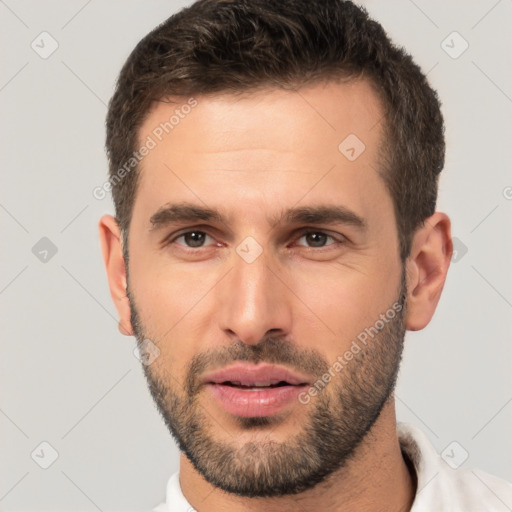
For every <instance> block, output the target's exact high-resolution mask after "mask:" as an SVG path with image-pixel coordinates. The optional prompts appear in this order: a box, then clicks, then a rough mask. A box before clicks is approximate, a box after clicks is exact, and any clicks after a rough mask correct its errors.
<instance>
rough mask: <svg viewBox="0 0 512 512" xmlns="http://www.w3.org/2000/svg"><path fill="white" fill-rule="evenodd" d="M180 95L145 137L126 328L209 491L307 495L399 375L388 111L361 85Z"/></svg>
mask: <svg viewBox="0 0 512 512" xmlns="http://www.w3.org/2000/svg"><path fill="white" fill-rule="evenodd" d="M173 101H174V103H169V102H158V103H155V105H154V107H153V108H152V110H151V111H150V113H149V115H148V117H147V119H146V120H145V122H144V124H143V126H142V127H141V129H140V134H139V135H140V137H139V138H140V142H141V145H142V144H143V143H144V141H147V140H149V139H148V137H150V138H151V139H152V140H154V141H155V142H156V145H155V147H153V148H152V149H151V150H150V151H149V152H148V154H147V156H145V158H144V159H143V161H142V162H141V164H140V166H141V176H140V182H139V188H138V191H137V196H136V199H135V204H134V208H133V214H132V221H131V225H130V231H129V237H128V240H129V246H128V252H129V256H130V258H129V269H128V270H129V279H128V294H129V298H130V306H131V323H132V326H133V329H134V332H135V334H136V336H137V338H138V340H139V342H143V340H146V339H147V340H150V342H151V344H154V345H155V346H156V347H157V348H158V350H159V355H158V357H156V359H155V360H154V361H153V362H152V363H151V364H150V365H144V371H145V374H146V378H147V380H148V384H149V387H150V390H151V393H152V395H153V397H154V399H155V402H156V404H157V406H158V408H159V410H160V413H161V414H162V416H163V418H164V420H165V421H166V423H167V425H168V427H169V429H170V431H171V433H172V434H173V435H174V436H175V438H176V440H177V441H178V443H179V446H180V449H181V450H182V451H183V452H184V453H185V454H186V455H187V457H188V459H189V460H190V461H191V462H192V464H193V465H194V467H195V469H196V470H197V471H199V472H200V473H201V474H202V475H203V476H204V477H205V478H206V480H208V481H209V482H210V483H212V484H214V485H215V486H217V487H220V488H222V489H224V490H226V491H228V492H233V493H237V494H239V495H242V496H278V495H283V494H290V493H296V492H300V491H302V490H304V489H306V488H308V487H311V486H313V485H315V484H316V483H318V482H320V481H322V480H323V479H325V478H326V477H327V476H328V475H329V474H331V473H332V472H333V471H335V470H336V469H338V468H340V467H342V466H343V465H344V464H346V462H347V461H348V460H349V459H350V456H351V455H352V454H353V453H354V451H355V450H356V448H357V447H358V445H359V444H360V443H361V441H362V440H363V439H364V437H365V435H366V434H367V432H368V431H369V430H370V428H371V427H372V425H373V424H374V422H375V421H376V419H377V417H378V416H379V414H380V412H381V410H382V408H383V406H384V404H385V403H386V400H388V398H389V397H390V393H391V392H392V390H393V386H394V383H395V379H396V374H397V371H398V366H399V361H400V356H401V351H402V344H403V335H404V321H403V316H404V311H405V303H404V301H405V299H404V297H405V283H404V276H403V269H402V264H401V262H400V258H399V250H398V235H397V231H396V223H395V217H394V213H393V204H392V200H391V197H390V195H389V193H388V191H387V189H386V187H385V185H384V182H383V181H382V179H381V178H380V176H379V175H378V173H377V169H378V166H379V163H378V162H379V160H378V147H379V142H380V138H381V136H382V133H381V125H380V124H379V120H380V119H381V118H382V108H381V105H380V103H379V101H378V99H377V97H376V95H375V94H374V92H373V91H372V89H371V87H370V86H369V85H368V84H367V83H366V82H362V81H357V82H352V83H343V84H339V83H338V84H336V83H326V84H317V85H314V86H308V87H307V88H303V89H301V90H300V91H299V92H293V91H281V90H266V91H259V92H255V93H252V94H245V95H241V96H234V95H223V96H219V95H215V96H199V97H196V98H195V101H196V102H197V103H196V104H194V106H193V108H184V107H183V105H185V104H187V101H188V98H185V99H176V98H174V100H173ZM189 104H190V103H189ZM177 110H178V112H179V114H178V113H177V112H176V111H177ZM173 115H175V119H174V120H173V121H172V129H171V128H169V125H165V124H164V125H162V124H161V123H165V122H168V121H169V119H170V118H171V116H173ZM178 118H179V121H177V122H176V119H178ZM162 126H166V127H167V130H168V131H169V133H166V132H165V130H163V128H162ZM159 128H160V129H159ZM155 134H158V136H157V135H155ZM347 137H348V139H347ZM356 137H357V138H356ZM159 139H161V140H159ZM345 140H346V141H345ZM344 141H345V142H344ZM363 144H364V146H363ZM146 343H147V342H146ZM151 346H153V345H151ZM315 390H316V391H315Z"/></svg>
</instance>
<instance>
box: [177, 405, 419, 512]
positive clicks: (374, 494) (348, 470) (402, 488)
mask: <svg viewBox="0 0 512 512" xmlns="http://www.w3.org/2000/svg"><path fill="white" fill-rule="evenodd" d="M415 479H416V476H415V474H414V470H413V468H409V467H408V464H407V463H406V461H405V460H404V458H403V456H402V453H401V450H400V445H399V442H398V437H397V434H396V415H395V406H394V396H393V395H392V396H391V397H390V399H389V400H388V401H387V402H386V405H385V406H384V408H383V409H382V412H381V414H380V416H379V418H378V419H377V421H376V422H375V424H374V425H373V427H372V429H371V430H370V432H369V433H368V434H367V435H366V437H365V438H364V439H363V441H362V442H361V444H360V445H359V446H358V448H357V449H356V451H355V453H354V456H353V457H352V458H351V460H350V461H349V462H348V463H347V464H346V465H345V466H344V467H343V468H341V469H340V470H338V471H336V472H334V473H332V474H331V475H330V476H329V477H328V478H327V479H326V480H325V481H324V482H321V483H320V484H318V485H316V486H315V487H313V488H312V489H308V490H307V491H304V492H302V493H300V494H295V495H288V496H282V497H277V498H243V497H239V496H235V495H230V494H227V493H225V492H224V491H222V490H220V489H217V488H216V487H214V486H212V485H211V484H210V483H208V482H207V481H206V480H205V479H204V478H203V477H202V476H201V475H200V474H199V473H198V472H197V471H196V470H195V469H194V467H193V466H192V464H191V463H190V461H189V460H188V459H187V458H186V457H185V456H184V455H183V454H182V455H181V459H180V485H181V489H182V492H183V494H184V496H185V498H186V499H187V501H188V502H189V503H190V505H192V506H193V507H194V508H195V509H196V510H197V511H198V512H203V511H208V512H235V511H239V510H244V511H246V512H260V511H262V512H263V511H264V512H277V511H279V512H298V511H306V510H307V511H309V510H322V511H323V512H340V511H342V510H343V512H356V511H357V512H366V511H368V512H369V511H372V512H375V511H376V510H378V511H382V512H384V511H386V512H387V511H389V512H408V511H409V510H410V509H411V506H412V502H413V501H414V496H415V494H416V481H415Z"/></svg>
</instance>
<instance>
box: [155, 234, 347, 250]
mask: <svg viewBox="0 0 512 512" xmlns="http://www.w3.org/2000/svg"><path fill="white" fill-rule="evenodd" d="M189 233H201V234H203V235H206V236H209V237H211V238H214V237H213V236H212V235H210V234H208V233H207V232H206V231H202V230H199V229H189V230H188V231H184V232H182V233H180V234H178V235H176V236H174V237H173V238H170V237H169V238H168V239H165V240H164V241H163V243H162V245H163V246H168V245H171V244H174V242H176V241H177V240H179V239H180V238H182V237H184V236H185V235H188V234H189ZM311 234H315V235H319V234H320V235H325V236H327V238H328V239H331V240H333V241H334V243H332V244H327V245H325V246H322V247H309V246H304V245H301V246H299V247H303V248H304V249H309V250H314V251H315V252H321V251H322V250H329V248H332V247H333V246H334V247H336V246H338V245H340V244H344V243H345V242H346V241H347V240H346V238H345V237H344V236H343V235H339V236H340V240H338V239H336V237H334V236H333V235H329V234H328V233H326V232H324V231H320V230H311V229H310V230H304V231H300V232H299V236H298V237H297V238H295V240H296V241H297V240H300V239H301V238H303V237H304V236H307V235H311ZM178 245H179V246H180V247H181V249H182V250H184V251H186V252H193V253H197V252H200V251H201V250H205V249H208V246H202V247H188V246H186V245H182V244H178Z"/></svg>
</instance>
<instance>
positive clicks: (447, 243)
mask: <svg viewBox="0 0 512 512" xmlns="http://www.w3.org/2000/svg"><path fill="white" fill-rule="evenodd" d="M452 253H453V244H452V239H451V226H450V219H449V218H448V216H447V215H446V214H444V213H441V212H436V213H434V215H432V216H431V217H429V218H428V219H426V221H425V224H424V225H423V226H422V227H421V228H419V229H418V230H417V231H416V233H415V234H414V237H413V241H412V246H411V253H410V256H409V258H407V262H406V273H407V313H406V328H407V329H408V330H410V331H418V330H421V329H423V328H424V327H426V326H427V325H428V323H429V322H430V320H431V319H432V316H433V315H434V312H435V310H436V307H437V304H438V302H439V298H440V297H441V292H442V290H443V287H444V283H445V280H446V274H447V272H448V268H449V266H450V260H451V257H452Z"/></svg>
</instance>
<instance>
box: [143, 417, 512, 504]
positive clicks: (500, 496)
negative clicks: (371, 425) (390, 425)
mask: <svg viewBox="0 0 512 512" xmlns="http://www.w3.org/2000/svg"><path fill="white" fill-rule="evenodd" d="M397 434H398V440H399V442H400V447H401V449H402V451H403V452H405V453H406V454H407V456H408V457H409V459H410V460H411V461H412V463H413V464H414V467H415V469H416V475H417V479H418V485H417V490H416V497H415V499H414V503H413V505H412V508H411V510H410V512H505V511H507V512H510V511H511V510H512V484H510V483H509V482H506V481H505V480H502V479H500V478H497V477H495V476H492V475H490V474H488V473H485V472H484V471H480V470H478V469H472V468H458V469H453V468H452V467H451V466H455V465H456V464H455V463H454V462H452V461H450V464H451V465H450V464H449V463H447V462H445V460H444V459H443V458H442V457H441V456H440V455H439V454H438V453H437V452H436V451H435V449H434V447H433V446H432V445H431V444H430V441H429V440H428V439H427V437H426V436H425V434H423V432H422V431H421V430H419V429H418V428H416V427H414V426H413V425H410V424H408V423H402V422H398V423H397ZM456 450H457V447H455V448H454V450H450V449H449V450H448V451H447V452H446V454H445V457H446V458H447V460H450V457H451V458H452V459H453V460H454V461H455V462H457V460H456V459H457V457H458V454H457V453H455V452H456ZM459 455H460V454H459ZM152 512H195V509H193V508H192V506H191V505H190V504H189V503H188V501H187V500H186V499H185V497H184V496H183V493H182V492H181V488H180V481H179V472H177V473H174V474H173V475H172V476H171V478H170V479H169V482H168V483H167V493H166V501H165V503H162V504H160V505H159V506H158V507H156V508H154V509H153V511H152Z"/></svg>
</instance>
